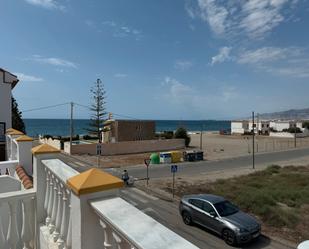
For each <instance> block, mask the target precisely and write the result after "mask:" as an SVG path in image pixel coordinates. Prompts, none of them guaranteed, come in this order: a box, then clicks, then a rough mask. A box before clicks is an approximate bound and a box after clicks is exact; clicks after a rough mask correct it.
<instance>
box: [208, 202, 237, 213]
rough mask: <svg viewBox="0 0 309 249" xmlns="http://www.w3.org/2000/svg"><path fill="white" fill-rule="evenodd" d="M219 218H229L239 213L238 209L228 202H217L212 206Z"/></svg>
mask: <svg viewBox="0 0 309 249" xmlns="http://www.w3.org/2000/svg"><path fill="white" fill-rule="evenodd" d="M214 206H215V208H216V209H217V211H218V213H219V214H220V216H229V215H232V214H235V213H237V212H238V211H239V209H238V207H236V206H235V205H234V204H232V203H230V202H229V201H223V202H218V203H216V204H214Z"/></svg>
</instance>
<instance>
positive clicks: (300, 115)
mask: <svg viewBox="0 0 309 249" xmlns="http://www.w3.org/2000/svg"><path fill="white" fill-rule="evenodd" d="M259 118H260V119H282V120H287V119H309V108H306V109H291V110H288V111H282V112H272V113H263V114H259Z"/></svg>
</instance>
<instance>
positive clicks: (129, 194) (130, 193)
mask: <svg viewBox="0 0 309 249" xmlns="http://www.w3.org/2000/svg"><path fill="white" fill-rule="evenodd" d="M121 192H122V193H123V194H125V195H127V196H129V197H132V198H133V199H135V200H137V201H140V202H142V203H148V201H147V200H145V199H144V198H142V197H140V196H138V195H137V194H134V193H132V192H129V191H127V190H121Z"/></svg>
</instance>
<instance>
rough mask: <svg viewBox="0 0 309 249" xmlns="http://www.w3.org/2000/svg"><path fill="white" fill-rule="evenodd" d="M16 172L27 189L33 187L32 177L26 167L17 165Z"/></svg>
mask: <svg viewBox="0 0 309 249" xmlns="http://www.w3.org/2000/svg"><path fill="white" fill-rule="evenodd" d="M16 174H17V175H18V178H19V180H20V181H21V182H22V184H23V186H24V188H25V189H30V188H33V182H32V179H31V177H30V176H28V175H27V173H26V171H25V169H24V168H23V167H22V166H20V165H18V166H16Z"/></svg>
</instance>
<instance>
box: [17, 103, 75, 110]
mask: <svg viewBox="0 0 309 249" xmlns="http://www.w3.org/2000/svg"><path fill="white" fill-rule="evenodd" d="M68 104H70V103H69V102H67V103H63V104H58V105H50V106H44V107H38V108H33V109H28V110H24V111H22V112H32V111H38V110H44V109H50V108H54V107H58V106H64V105H68Z"/></svg>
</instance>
